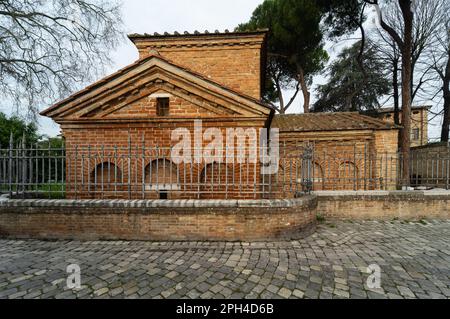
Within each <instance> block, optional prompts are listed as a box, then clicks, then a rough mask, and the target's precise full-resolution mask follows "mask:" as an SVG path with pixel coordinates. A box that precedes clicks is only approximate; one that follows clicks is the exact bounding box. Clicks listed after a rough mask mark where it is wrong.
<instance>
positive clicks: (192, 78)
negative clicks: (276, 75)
mask: <svg viewBox="0 0 450 319" xmlns="http://www.w3.org/2000/svg"><path fill="white" fill-rule="evenodd" d="M161 94H163V95H164V94H166V95H167V96H170V97H173V99H174V100H175V101H177V103H176V105H178V108H177V109H176V110H178V109H179V110H180V112H173V113H172V116H175V117H190V116H191V117H197V118H198V114H202V116H206V117H227V116H232V117H238V116H239V117H262V116H267V115H269V114H270V112H271V111H272V110H271V109H270V108H269V107H268V106H266V105H264V104H262V103H261V102H259V101H257V100H255V99H253V98H251V97H248V96H246V95H243V94H241V93H238V92H235V91H233V90H231V89H229V88H226V87H224V86H222V85H220V84H218V83H216V82H214V81H211V80H209V79H207V78H204V77H203V76H202V75H199V74H196V73H194V72H192V71H190V70H187V69H185V68H183V67H180V66H177V65H175V64H173V63H172V62H170V61H167V60H165V59H163V58H161V57H160V56H151V57H148V58H145V59H142V60H139V61H138V62H136V63H134V64H133V65H131V66H129V67H127V68H125V69H122V70H121V71H119V72H116V73H115V74H113V75H111V76H109V77H107V78H105V79H103V80H101V81H99V82H97V83H95V84H93V85H91V86H89V87H87V88H86V89H84V90H82V91H80V92H78V93H76V94H74V95H72V96H71V97H69V98H67V99H65V100H63V101H61V102H60V103H57V104H55V105H54V106H52V107H50V108H49V109H47V110H45V111H44V112H42V113H41V114H42V115H45V116H48V117H51V118H53V119H54V120H56V121H64V120H71V121H73V120H77V119H80V120H89V119H92V120H102V119H104V120H108V119H112V118H122V119H123V118H129V119H133V118H139V117H141V116H147V117H148V116H151V112H150V113H149V112H146V110H145V108H146V107H151V105H152V103H154V100H153V101H152V98H153V99H155V97H157V96H160V95H161ZM140 112H141V113H142V114H141V113H140Z"/></svg>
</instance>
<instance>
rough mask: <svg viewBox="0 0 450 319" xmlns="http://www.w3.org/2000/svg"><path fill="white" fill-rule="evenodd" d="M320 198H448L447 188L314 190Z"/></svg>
mask: <svg viewBox="0 0 450 319" xmlns="http://www.w3.org/2000/svg"><path fill="white" fill-rule="evenodd" d="M313 194H314V195H315V196H317V197H318V199H319V201H320V200H321V199H334V200H346V199H351V200H353V199H355V198H360V199H361V200H371V199H373V200H400V201H405V200H420V199H442V200H450V191H449V190H443V189H442V190H441V189H439V190H429V191H320V192H314V193H313Z"/></svg>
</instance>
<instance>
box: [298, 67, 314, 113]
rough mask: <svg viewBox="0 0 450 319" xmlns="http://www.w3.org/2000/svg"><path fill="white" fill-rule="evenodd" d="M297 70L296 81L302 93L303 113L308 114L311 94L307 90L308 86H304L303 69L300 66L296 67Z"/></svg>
mask: <svg viewBox="0 0 450 319" xmlns="http://www.w3.org/2000/svg"><path fill="white" fill-rule="evenodd" d="M297 70H298V81H299V83H300V88H301V89H302V93H303V101H304V102H303V112H304V113H309V101H310V98H311V93H310V92H309V90H308V86H307V85H306V80H305V74H304V72H303V68H302V67H300V66H297Z"/></svg>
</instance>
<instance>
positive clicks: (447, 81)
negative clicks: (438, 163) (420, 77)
mask: <svg viewBox="0 0 450 319" xmlns="http://www.w3.org/2000/svg"><path fill="white" fill-rule="evenodd" d="M442 80H443V83H444V85H443V87H442V89H443V93H444V119H443V121H442V130H441V141H442V142H448V140H449V139H448V134H449V130H450V128H449V125H450V51H449V56H448V60H447V66H446V68H445V74H444V78H443V79H442Z"/></svg>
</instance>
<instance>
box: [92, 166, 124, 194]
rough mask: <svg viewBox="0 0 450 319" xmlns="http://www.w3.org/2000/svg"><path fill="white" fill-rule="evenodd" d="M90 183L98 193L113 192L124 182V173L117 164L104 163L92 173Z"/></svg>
mask: <svg viewBox="0 0 450 319" xmlns="http://www.w3.org/2000/svg"><path fill="white" fill-rule="evenodd" d="M90 182H91V186H92V187H93V188H94V189H95V190H97V191H99V190H102V189H103V190H112V189H114V188H115V187H117V185H118V184H120V183H121V182H122V172H121V170H120V168H119V167H117V166H116V165H115V164H113V163H111V162H103V163H100V164H98V165H97V166H95V167H94V169H93V170H92V171H91V176H90Z"/></svg>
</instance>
